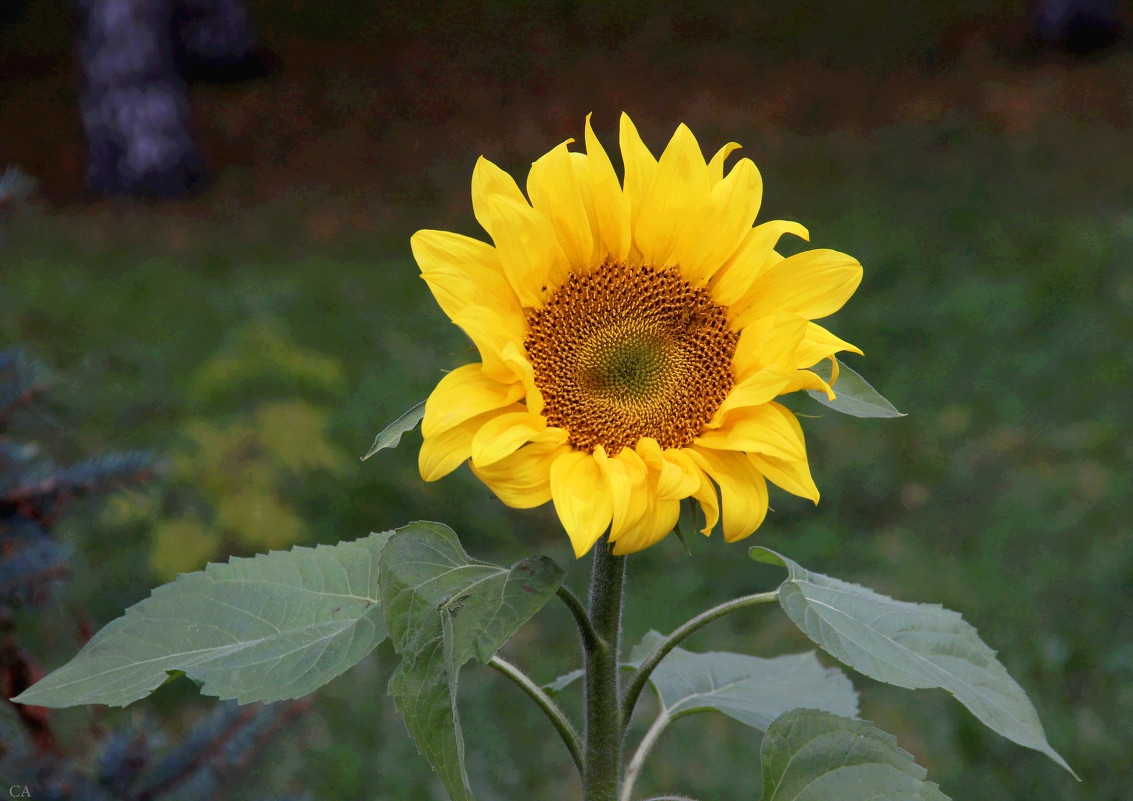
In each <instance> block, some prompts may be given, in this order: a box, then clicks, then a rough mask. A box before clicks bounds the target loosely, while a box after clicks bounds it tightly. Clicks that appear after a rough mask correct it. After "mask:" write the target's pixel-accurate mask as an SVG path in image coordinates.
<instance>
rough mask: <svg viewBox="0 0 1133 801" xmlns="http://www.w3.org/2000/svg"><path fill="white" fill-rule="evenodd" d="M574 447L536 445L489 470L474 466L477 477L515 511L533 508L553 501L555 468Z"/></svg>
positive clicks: (491, 465)
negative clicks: (553, 469)
mask: <svg viewBox="0 0 1133 801" xmlns="http://www.w3.org/2000/svg"><path fill="white" fill-rule="evenodd" d="M570 451H571V447H570V445H564V444H556V443H554V442H533V443H531V444H530V445H524V446H523V447H522V448H520V449H519V450H517V451H516V452H515V453H513V454H512V455H511V456H508V457H505V458H503V459H500V460H499V461H498V462H495V463H493V464H490V465H488V466H486V467H477V466H476V465H475V463H473V464H471V465H470V466H471V468H472V472H473V474H475V476H476V477H477V478H478V479H480V480H481V481H483V482H484V483H485V484H487V485H488V489H490V490H491V491H492V492H494V493H495V494H496V496H497V497H498V498H499V499H500V500H501V501H503V502H504V503H506V504H507V505H508V506H510V507H512V508H513V509H533V508H535V507H536V506H542V505H543V504H545V503H546V502H547V501H549V500H551V465H552V464H554V461H555V460H556V459H558V458H559V457H560V456H562V455H563V454H565V453H569V452H570Z"/></svg>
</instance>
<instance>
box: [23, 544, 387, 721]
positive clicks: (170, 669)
mask: <svg viewBox="0 0 1133 801" xmlns="http://www.w3.org/2000/svg"><path fill="white" fill-rule="evenodd" d="M392 534H393V532H388V531H387V532H384V533H381V534H371V535H370V536H369V537H366V538H365V539H361V540H357V541H355V542H343V543H339V544H338V545H334V546H329V545H320V546H318V547H317V548H293V549H292V550H290V551H277V552H274V553H270V554H266V555H260V556H256V557H253V558H250V559H242V558H234V559H232V560H230V561H229V562H228V563H227V564H213V565H209V566H208V567H206V568H205V569H204V570H203V571H200V572H196V573H186V574H184V575H181V576H178V578H177V580H176V581H173V582H171V583H169V584H166V585H164V586H161V587H158V588H157V589H156V590H154V591H153V593H152V595H151V596H150V597H149V598H147V599H146V600H144V601H142V602H140V603H138V604H135V605H134V606H132V607H130V608H129V609H127V610H126V613H125V614H124V615H123V616H122V617H120V618H118V619H117V620H115V621H113V622H111V623H110V624H109V625H108V626H106V628H104V629H102V631H100V632H99V633H98V634H96V635H95V636H94V637H93V638H92V639H91V641H90V642H88V643H87V644H86V646H85V647H84V648H83V649H82V650H81V651H79V653H78V654H77V655H76V656H75V658H74V659H72V660H71V661H70V662H68V663H67V664H65V665H64V666H63V667H61V668H59V669H58V670H56V671H54V672H53V673H50V674H49V675H47V676H46V677H45V678H44V679H42V680H41V681H40V682H38V683H37V684H35V685H34V686H32V687H31V688H29V689H28V690H26V691H25V692H23V693H21V694H20V695H19V696H17V698H16V699H15V700H17V701H19V702H21V703H25V704H36V705H39V706H51V707H64V706H75V705H77V704H109V705H111V706H125V705H126V704H129V703H130V702H132V701H136V700H137V699H139V698H142V697H144V696H145V695H148V694H149V693H150V692H152V691H153V690H154V689H155V688H157V687H158V686H159V685H160V684H162V683H163V682H164V681H166V680H167V679H168V678H169V677H170V676H171V675H177V674H178V672H182V671H183V672H184V674H185V675H187V676H188V677H189V678H191V679H193V680H194V681H197V682H199V683H200V684H201V689H202V691H203V692H205V693H207V694H208V695H215V696H218V697H220V698H235V699H236V700H237V701H239V702H240V703H248V702H250V701H279V700H282V699H285V698H298V697H300V696H303V695H306V694H307V693H310V692H312V691H313V690H316V689H318V688H319V687H321V686H322V685H324V684H326V683H327V682H328V681H330V680H331V679H333V678H334V677H335V676H338V675H339V674H340V673H342V672H343V671H345V670H346V669H347V668H349V667H351V666H353V665H354V664H356V663H357V662H358V661H359V660H360V659H362V657H364V656H365V655H366V654H368V653H370V651H372V650H373V649H374V647H375V646H376V645H377V644H378V643H380V642H381V641H382V640H384V639H385V637H386V631H387V630H386V624H385V620H384V619H383V618H382V612H381V608H380V604H379V598H378V557H379V555H380V554H381V551H382V548H383V547H384V546H385V544H386V542H387V541H388V540H389V538H390V537H391V536H392Z"/></svg>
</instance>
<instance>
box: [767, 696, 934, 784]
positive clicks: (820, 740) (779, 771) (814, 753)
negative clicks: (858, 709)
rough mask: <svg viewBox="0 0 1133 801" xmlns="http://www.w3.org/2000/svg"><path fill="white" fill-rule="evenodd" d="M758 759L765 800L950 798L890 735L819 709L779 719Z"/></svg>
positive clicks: (866, 724) (797, 712) (770, 730)
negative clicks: (760, 765) (928, 778)
mask: <svg viewBox="0 0 1133 801" xmlns="http://www.w3.org/2000/svg"><path fill="white" fill-rule="evenodd" d="M760 759H761V762H762V765H763V797H762V799H761V801H948V796H946V795H944V794H943V793H942V792H940V789H939V788H938V787H937V786H936V785H935V784H933V783H932V782H926V781H925V780H924V778H925V776H926V775H927V771H925V769H924V768H922V767H920V766H919V765H917V763H915V762H914V761H913V758H912V757H911V756H910V755H909V754H908V753H906V752H905V751H903V750H901V749H900V748H898V747H897V741H896V739H895V738H894V737H893V736H892V735H889V734H886V733H885V732H883V731H881V730H879V729H877V728H875V727H874V726H873V725H871V724H870V723H868V722H866V721H864V720H850V719H848V718H843V717H838V716H837V715H832V714H830V713H829V712H823V711H819V710H816V709H793V710H791V711H789V712H786V713H785V714H783V715H782V716H780V717H779V718H778V719H776V720H775V722H774V723H772V724H771V727H770V728H769V729H768V730H767V734H766V735H764V737H763V746H762V748H761V749H760Z"/></svg>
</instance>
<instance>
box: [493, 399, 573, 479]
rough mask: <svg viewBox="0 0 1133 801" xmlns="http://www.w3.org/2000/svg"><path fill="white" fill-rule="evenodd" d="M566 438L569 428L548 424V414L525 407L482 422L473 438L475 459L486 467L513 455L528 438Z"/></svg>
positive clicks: (532, 440) (558, 439)
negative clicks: (550, 426)
mask: <svg viewBox="0 0 1133 801" xmlns="http://www.w3.org/2000/svg"><path fill="white" fill-rule="evenodd" d="M566 441H567V432H566V431H564V430H563V429H561V428H547V418H545V417H543V415H541V414H532V413H531V412H529V411H527V410H526V409H524V410H523V411H521V412H511V413H509V414H501V415H497V416H496V417H493V418H492V419H491V420H489V421H488V422H487V423H485V424H484V425H482V426H481V427H480V429H479V430H478V431H477V432H476V436H475V437H474V438H473V440H472V450H471V456H472V463H473V464H474V465H476V466H477V467H486V466H488V465H490V464H494V463H496V462H498V461H499V460H500V459H503V458H505V457H507V456H511V455H512V454H513V453H515V452H516V451H517V450H519V448H521V447H522V446H524V445H526V444H527V443H528V442H554V443H556V444H562V443H564V442H566Z"/></svg>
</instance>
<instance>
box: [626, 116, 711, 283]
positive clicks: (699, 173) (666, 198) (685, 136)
mask: <svg viewBox="0 0 1133 801" xmlns="http://www.w3.org/2000/svg"><path fill="white" fill-rule="evenodd" d="M709 192H710V187H709V184H708V165H707V164H705V163H704V155H703V154H702V153H701V152H700V145H698V144H697V142H696V137H694V136H693V135H692V131H690V130H689V129H688V126H686V125H685V124H684V123H681V124H680V125H678V126H677V130H676V133H674V134H673V138H672V139H670V140H669V144H668V146H667V147H666V148H665V152H664V153H662V154H661V158H660V159H659V160H658V162H657V170H656V172H655V174H654V175H653V181H652V183H650V185H649V190H648V192H647V193H646V195H645V201H644V202H643V203H642V205H641V214H640V216H638V218H637V221H636V223H635V224H634V228H633V241H634V243H635V244H636V245H637V247H638V249H639V250H640V251H641V255H642V258H643V259H644V260H645V263H646V264H649V265H651V266H653V267H662V266H667V265H671V264H673V263H674V262H673V257H674V254H675V251H676V246H677V242H678V241H680V238H681V234H682V233H683V232H684V230H685V228H686V227H688V225H689V223H690V221H694V220H696V218H697V217H698V213H699V212H700V211H701V210H702V209H703V208H704V206H705V205H706V204H707V203H708V199H709Z"/></svg>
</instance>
